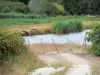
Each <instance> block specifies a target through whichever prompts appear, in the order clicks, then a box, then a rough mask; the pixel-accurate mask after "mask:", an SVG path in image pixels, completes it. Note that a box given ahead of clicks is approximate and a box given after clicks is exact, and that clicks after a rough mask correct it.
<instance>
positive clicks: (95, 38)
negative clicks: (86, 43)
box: [89, 24, 100, 56]
mask: <svg viewBox="0 0 100 75" xmlns="http://www.w3.org/2000/svg"><path fill="white" fill-rule="evenodd" d="M91 28H92V30H93V31H92V32H90V33H89V39H90V41H91V42H92V47H91V48H90V52H91V53H93V54H94V55H96V56H100V24H96V25H92V26H91Z"/></svg>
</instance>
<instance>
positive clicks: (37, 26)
mask: <svg viewBox="0 0 100 75" xmlns="http://www.w3.org/2000/svg"><path fill="white" fill-rule="evenodd" d="M52 24H53V23H45V24H32V25H31V24H30V25H23V26H13V27H9V28H8V29H9V30H10V31H16V32H22V31H27V30H31V29H33V28H35V29H37V30H38V31H39V32H45V31H46V29H51V27H52Z"/></svg>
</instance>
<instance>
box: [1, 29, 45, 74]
mask: <svg viewBox="0 0 100 75" xmlns="http://www.w3.org/2000/svg"><path fill="white" fill-rule="evenodd" d="M42 66H44V64H43V62H42V61H40V60H39V58H38V56H37V55H36V54H35V53H31V52H30V51H29V49H28V46H27V45H25V44H24V39H23V37H22V36H21V35H20V34H19V33H15V32H11V31H8V30H7V29H3V28H0V75H9V73H10V75H15V74H14V73H16V72H17V71H18V73H17V74H19V75H27V73H28V72H29V71H30V70H31V69H35V68H38V67H42ZM19 69H20V70H22V71H24V72H23V74H22V72H21V73H20V72H19Z"/></svg>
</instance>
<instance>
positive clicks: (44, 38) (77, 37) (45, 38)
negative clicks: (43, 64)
mask: <svg viewBox="0 0 100 75" xmlns="http://www.w3.org/2000/svg"><path fill="white" fill-rule="evenodd" d="M90 31H91V30H84V31H82V32H78V33H70V34H62V35H57V34H42V35H34V36H26V37H24V39H25V43H26V44H28V43H30V44H40V43H44V44H46V43H47V44H52V43H53V41H54V43H56V44H66V43H70V44H79V45H82V44H83V42H84V39H85V35H86V33H87V32H90ZM86 44H88V45H90V44H91V42H88V41H86Z"/></svg>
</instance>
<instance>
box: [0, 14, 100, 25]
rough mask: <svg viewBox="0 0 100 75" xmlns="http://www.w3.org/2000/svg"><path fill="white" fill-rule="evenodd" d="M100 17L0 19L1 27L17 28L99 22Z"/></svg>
mask: <svg viewBox="0 0 100 75" xmlns="http://www.w3.org/2000/svg"><path fill="white" fill-rule="evenodd" d="M99 20H100V18H99V17H86V16H58V17H48V18H38V19H27V18H26V19H25V18H20V19H8V18H6V19H0V26H16V25H25V24H39V23H51V22H55V23H56V22H62V21H99Z"/></svg>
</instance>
